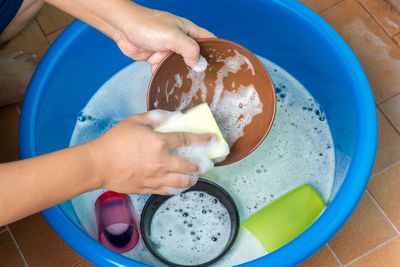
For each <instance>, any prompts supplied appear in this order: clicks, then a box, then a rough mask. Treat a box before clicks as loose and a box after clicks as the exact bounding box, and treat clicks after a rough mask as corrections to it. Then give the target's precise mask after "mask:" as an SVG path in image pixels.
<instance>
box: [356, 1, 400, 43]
mask: <svg viewBox="0 0 400 267" xmlns="http://www.w3.org/2000/svg"><path fill="white" fill-rule="evenodd" d="M357 2H358V3H359V4H360V6H361V7H362V8H363V9H364V10H365V12H367V14H368V15H369V16H370V17H371V18H372V20H373V21H375V23H376V24H377V25H378V27H379V28H381V30H382V31H383V32H384V33H385V34H386V35H387V36H388V37H389V39H390V40H391V41H392V42H393V43H394V44H395V45H396V46H397V44H396V43H395V42H394V40H393V39H392V36H391V35H390V34H389V33H388V32H387V31H386V29H385V28H384V27H383V26H382V25H381V24H380V23H379V21H378V20H377V19H376V18H375V16H374V15H372V14H371V12H369V10H368V8H367V7H365V6H364V4H363V3H362V2H361V1H360V0H357Z"/></svg>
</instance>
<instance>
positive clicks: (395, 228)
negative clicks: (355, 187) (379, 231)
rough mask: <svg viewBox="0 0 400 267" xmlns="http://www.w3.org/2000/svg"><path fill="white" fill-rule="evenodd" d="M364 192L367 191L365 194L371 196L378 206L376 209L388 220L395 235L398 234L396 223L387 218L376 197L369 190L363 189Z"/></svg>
mask: <svg viewBox="0 0 400 267" xmlns="http://www.w3.org/2000/svg"><path fill="white" fill-rule="evenodd" d="M365 192H367V194H368V195H369V197H370V198H371V200H372V202H374V203H375V205H376V206H377V207H378V209H379V210H380V212H382V214H383V216H384V217H385V218H386V220H388V221H389V223H390V225H391V226H392V227H393V229H394V231H395V232H396V234H397V235H400V232H399V230H398V229H397V227H396V225H394V223H393V222H392V220H391V219H390V218H389V216H388V215H387V214H386V212H385V211H384V210H383V209H382V207H381V206H380V205H379V203H378V201H376V199H375V198H374V196H373V195H372V194H371V192H369V190H368V189H367V190H365Z"/></svg>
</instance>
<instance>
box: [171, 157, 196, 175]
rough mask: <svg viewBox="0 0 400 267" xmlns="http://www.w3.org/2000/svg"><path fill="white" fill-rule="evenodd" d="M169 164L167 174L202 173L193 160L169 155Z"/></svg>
mask: <svg viewBox="0 0 400 267" xmlns="http://www.w3.org/2000/svg"><path fill="white" fill-rule="evenodd" d="M167 162H168V164H167V166H168V169H167V172H171V173H175V172H176V173H185V174H192V173H198V172H199V171H200V170H199V166H198V165H197V164H196V163H195V162H193V161H192V160H190V159H188V158H184V157H180V156H177V155H174V154H169V155H168V159H167Z"/></svg>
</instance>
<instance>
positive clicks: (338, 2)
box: [316, 0, 344, 14]
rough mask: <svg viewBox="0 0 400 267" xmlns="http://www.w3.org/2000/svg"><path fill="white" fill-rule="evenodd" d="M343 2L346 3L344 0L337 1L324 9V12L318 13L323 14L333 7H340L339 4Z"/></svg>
mask: <svg viewBox="0 0 400 267" xmlns="http://www.w3.org/2000/svg"><path fill="white" fill-rule="evenodd" d="M343 1H344V0H339V1H337V2H336V3H334V4H332V5H330V6H328V7H326V8H324V9H322V10H320V11H318V12H316V13H318V14H321V13H322V12H324V11H326V10H328V9H329V8H331V7H334V6H336V5H338V4H340V3H341V2H343Z"/></svg>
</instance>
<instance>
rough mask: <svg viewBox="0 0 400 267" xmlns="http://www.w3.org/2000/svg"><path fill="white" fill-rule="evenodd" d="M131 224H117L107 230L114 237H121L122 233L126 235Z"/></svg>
mask: <svg viewBox="0 0 400 267" xmlns="http://www.w3.org/2000/svg"><path fill="white" fill-rule="evenodd" d="M128 227H129V224H126V223H115V224H112V225H110V226H108V227H107V228H106V230H107V231H108V232H109V233H110V234H112V235H120V234H122V233H125V231H126V230H127V229H128Z"/></svg>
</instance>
